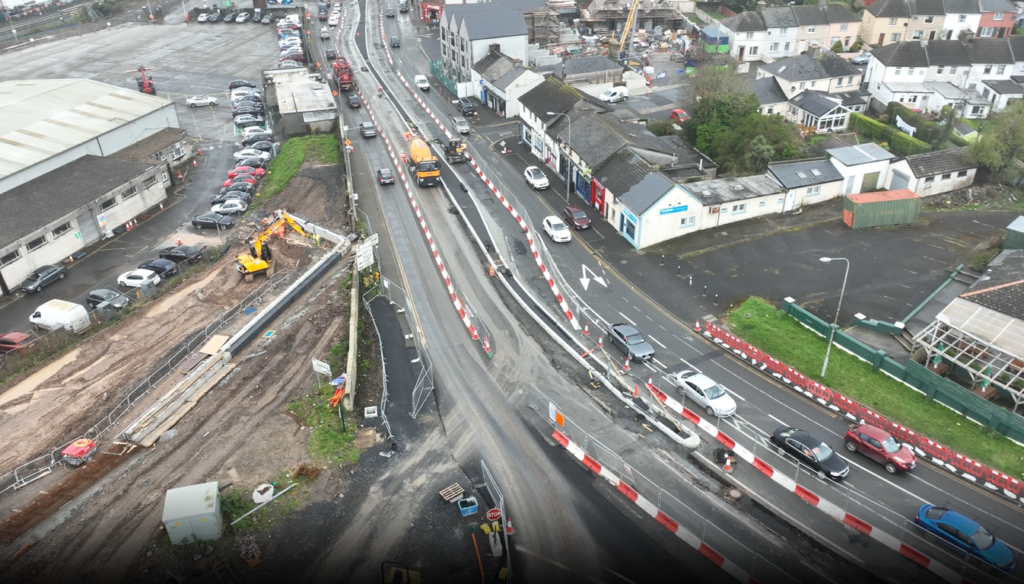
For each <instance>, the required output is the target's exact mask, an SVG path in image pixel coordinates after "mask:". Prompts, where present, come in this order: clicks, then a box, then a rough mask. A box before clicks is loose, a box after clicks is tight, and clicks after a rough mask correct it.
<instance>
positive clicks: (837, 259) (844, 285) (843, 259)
mask: <svg viewBox="0 0 1024 584" xmlns="http://www.w3.org/2000/svg"><path fill="white" fill-rule="evenodd" d="M840 260H842V261H844V262H846V273H845V274H843V287H842V288H841V289H840V290H839V305H838V306H836V318H835V321H834V322H833V323H832V329H831V330H830V331H829V332H828V348H826V349H825V363H823V364H822V366H821V377H820V378H821V379H825V369H827V368H828V355H829V353H830V352H831V351H832V339H833V337H835V334H836V326H838V325H839V309H840V308H842V306H843V293H844V292H846V277H847V276H849V275H850V260H848V259H846V258H821V261H823V262H825V263H826V264H827V263H829V262H832V261H840Z"/></svg>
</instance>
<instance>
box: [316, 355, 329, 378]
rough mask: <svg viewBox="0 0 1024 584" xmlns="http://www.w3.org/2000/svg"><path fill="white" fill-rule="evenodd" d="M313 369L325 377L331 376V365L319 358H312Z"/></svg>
mask: <svg viewBox="0 0 1024 584" xmlns="http://www.w3.org/2000/svg"><path fill="white" fill-rule="evenodd" d="M313 371H316V372H317V373H319V374H321V375H326V376H327V377H330V376H331V366H330V365H328V364H327V363H324V362H323V361H321V360H319V359H313Z"/></svg>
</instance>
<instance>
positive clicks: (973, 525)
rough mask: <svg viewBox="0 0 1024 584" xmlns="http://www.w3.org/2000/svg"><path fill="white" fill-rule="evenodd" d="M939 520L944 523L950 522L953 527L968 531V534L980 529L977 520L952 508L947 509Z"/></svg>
mask: <svg viewBox="0 0 1024 584" xmlns="http://www.w3.org/2000/svg"><path fill="white" fill-rule="evenodd" d="M939 521H942V522H943V523H948V524H950V525H952V526H953V527H955V528H957V529H959V530H960V531H962V532H964V533H966V534H967V535H971V534H973V533H974V532H975V531H978V527H979V523H978V522H977V521H975V520H973V519H971V518H970V517H964V516H963V515H961V514H959V513H957V512H956V511H953V510H951V509H946V512H945V513H943V514H942V517H940V518H939Z"/></svg>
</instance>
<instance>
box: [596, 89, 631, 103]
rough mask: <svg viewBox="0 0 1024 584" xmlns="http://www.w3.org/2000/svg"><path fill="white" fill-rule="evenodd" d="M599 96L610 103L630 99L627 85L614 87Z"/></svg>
mask: <svg viewBox="0 0 1024 584" xmlns="http://www.w3.org/2000/svg"><path fill="white" fill-rule="evenodd" d="M599 97H600V98H601V101H607V102H608V103H616V102H619V101H625V100H627V99H629V90H628V89H626V88H625V87H613V88H611V89H609V90H608V91H605V92H604V93H602V94H601V95H600V96H599Z"/></svg>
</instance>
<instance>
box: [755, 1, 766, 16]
mask: <svg viewBox="0 0 1024 584" xmlns="http://www.w3.org/2000/svg"><path fill="white" fill-rule="evenodd" d="M765 6H768V3H767V2H765V1H764V0H758V1H757V11H758V13H761V12H764V8H765Z"/></svg>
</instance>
